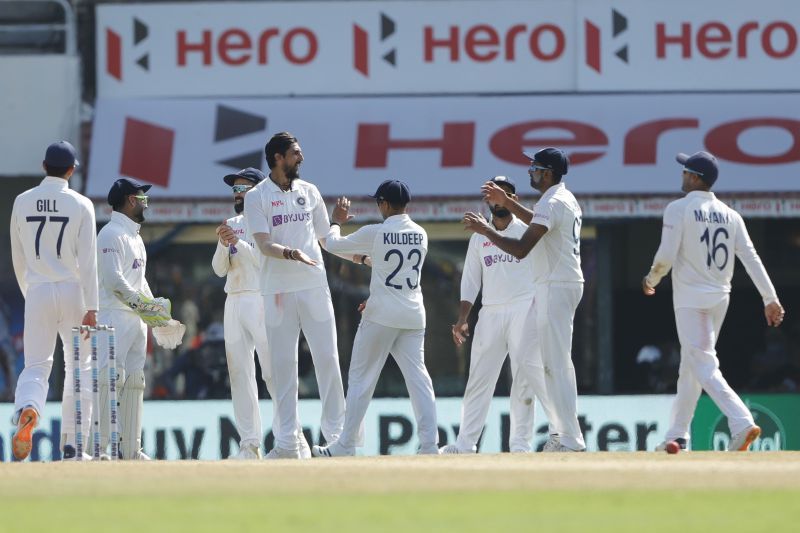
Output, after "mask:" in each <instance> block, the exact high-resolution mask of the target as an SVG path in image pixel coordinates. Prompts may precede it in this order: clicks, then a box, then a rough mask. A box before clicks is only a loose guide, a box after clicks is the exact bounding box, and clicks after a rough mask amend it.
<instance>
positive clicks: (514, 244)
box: [463, 206, 548, 259]
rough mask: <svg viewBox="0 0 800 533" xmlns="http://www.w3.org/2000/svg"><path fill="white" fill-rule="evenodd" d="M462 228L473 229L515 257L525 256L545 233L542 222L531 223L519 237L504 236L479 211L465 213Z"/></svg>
mask: <svg viewBox="0 0 800 533" xmlns="http://www.w3.org/2000/svg"><path fill="white" fill-rule="evenodd" d="M537 207H538V206H537ZM463 222H464V229H466V230H469V231H474V232H475V233H477V234H479V235H484V236H485V237H486V238H488V239H489V240H490V241H492V242H493V243H494V244H495V245H497V247H498V248H500V249H501V250H503V251H504V252H508V253H510V254H511V255H513V256H514V257H516V258H517V259H523V258H525V257H526V256H527V255H528V254H529V253H530V251H531V250H533V247H534V246H536V243H538V242H539V240H540V239H541V238H542V237H544V234H545V233H547V230H548V228H547V226H544V225H542V224H536V223H532V224H530V225H529V226H528V229H527V230H525V233H524V234H523V235H522V237H521V238H519V239H515V238H513V237H504V236H503V235H500V234H499V233H498V232H497V231H495V229H494V228H492V227H491V226H490V225H489V223H488V222H487V221H486V219H485V218H483V215H481V214H479V213H467V214H465V215H464V220H463Z"/></svg>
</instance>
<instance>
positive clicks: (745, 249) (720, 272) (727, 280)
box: [647, 191, 778, 308]
mask: <svg viewBox="0 0 800 533" xmlns="http://www.w3.org/2000/svg"><path fill="white" fill-rule="evenodd" d="M734 256H736V257H738V258H739V260H740V261H741V262H742V264H743V265H744V267H745V269H746V270H747V273H748V274H749V275H750V278H751V279H752V280H753V283H754V284H755V286H756V288H757V289H758V292H759V293H760V294H761V298H762V299H763V300H764V305H766V304H768V303H770V302H774V301H777V300H778V297H777V295H776V293H775V287H773V285H772V282H771V281H770V279H769V276H768V275H767V271H766V270H765V269H764V265H763V263H762V262H761V258H760V257H759V256H758V253H757V252H756V250H755V248H754V247H753V243H752V241H751V240H750V235H749V234H748V233H747V227H746V226H745V224H744V220H742V217H741V215H739V213H737V212H736V211H735V210H733V209H732V208H730V207H728V206H727V205H726V204H725V203H723V202H721V201H720V200H719V199H717V197H716V196H715V195H714V193H712V192H709V191H692V192H690V193H688V194H687V195H686V196H684V197H683V198H681V199H679V200H675V201H674V202H670V203H669V205H667V208H666V209H665V210H664V226H663V228H662V232H661V244H660V246H659V247H658V251H657V252H656V256H655V259H654V260H653V267H652V269H651V271H650V273H649V274H648V276H647V283H648V285H650V286H651V287H655V286H656V285H658V283H659V281H661V279H662V278H663V277H664V276H665V275H666V274H667V272H669V270H670V268H671V269H672V291H673V296H672V299H673V302H674V304H675V307H690V308H708V307H712V306H714V305H716V304H717V303H719V301H720V300H721V298H724V297H725V295H726V294H728V293H730V291H731V278H732V277H733V264H734Z"/></svg>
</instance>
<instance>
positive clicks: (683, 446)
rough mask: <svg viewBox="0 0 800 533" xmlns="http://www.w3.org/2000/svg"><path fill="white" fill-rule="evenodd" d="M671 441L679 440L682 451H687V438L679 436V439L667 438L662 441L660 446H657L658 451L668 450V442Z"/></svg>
mask: <svg viewBox="0 0 800 533" xmlns="http://www.w3.org/2000/svg"><path fill="white" fill-rule="evenodd" d="M670 442H677V443H678V446H680V447H681V451H682V452H685V451H686V444H687V443H686V439H684V438H683V437H678V438H677V439H667V440H665V441H664V442H661V443H660V444H659V445H658V446H656V451H657V452H663V451H666V450H667V444H669V443H670Z"/></svg>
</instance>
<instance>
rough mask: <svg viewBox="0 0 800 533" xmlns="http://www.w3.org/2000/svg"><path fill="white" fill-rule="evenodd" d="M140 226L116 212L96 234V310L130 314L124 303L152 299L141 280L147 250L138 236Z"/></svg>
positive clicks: (145, 282)
mask: <svg viewBox="0 0 800 533" xmlns="http://www.w3.org/2000/svg"><path fill="white" fill-rule="evenodd" d="M140 227H141V226H140V225H139V224H137V223H136V222H134V221H133V220H131V219H130V218H129V217H128V216H127V215H123V214H122V213H120V212H118V211H113V212H112V213H111V220H109V222H108V224H106V225H105V226H103V229H101V230H100V233H98V234H97V263H98V266H99V271H100V275H99V280H100V308H101V309H104V310H107V309H118V310H126V311H131V312H133V311H132V310H131V308H130V307H129V306H128V304H127V303H125V302H126V301H129V300H132V299H133V298H134V297H135V296H136V295H137V294H139V293H142V294H144V295H145V296H147V297H148V298H152V297H153V293H152V292H151V291H150V286H149V285H148V284H147V279H145V276H144V274H145V267H146V266H147V250H146V249H145V247H144V241H142V237H141V236H140V235H139V228H140Z"/></svg>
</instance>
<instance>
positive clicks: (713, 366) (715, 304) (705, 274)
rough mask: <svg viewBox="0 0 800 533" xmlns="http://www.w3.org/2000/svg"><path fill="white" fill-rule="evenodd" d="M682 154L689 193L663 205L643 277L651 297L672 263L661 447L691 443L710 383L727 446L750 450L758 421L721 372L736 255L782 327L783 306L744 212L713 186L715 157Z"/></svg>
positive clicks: (771, 319)
mask: <svg viewBox="0 0 800 533" xmlns="http://www.w3.org/2000/svg"><path fill="white" fill-rule="evenodd" d="M677 160H678V162H679V163H681V164H682V165H683V174H682V190H683V192H685V193H686V196H684V197H683V198H681V199H680V200H675V201H674V202H671V203H670V204H669V205H667V208H666V209H665V210H664V226H663V229H662V233H661V244H660V246H659V247H658V251H657V252H656V255H655V259H653V266H652V267H651V269H650V272H649V273H648V274H647V276H645V278H644V280H643V281H642V288H643V290H644V294H645V295H647V296H652V295H653V294H655V287H656V286H657V285H658V283H659V282H660V281H661V279H662V278H663V277H664V276H666V275H667V273H668V272H669V271H670V269H672V287H673V289H672V290H673V292H672V300H673V305H674V307H675V324H676V326H677V329H678V339H679V340H680V343H681V364H680V369H679V374H678V389H677V395H676V397H675V402H674V403H673V405H672V413H671V415H670V427H669V429H668V430H667V433H666V440H665V441H664V442H663V443H661V444H660V445H659V446H658V447H657V449H659V450H661V449H664V448H665V447H666V444H667V442H669V441H676V442H677V443H678V444H679V445H680V446H681V448H686V447H687V446H688V444H689V442H690V433H689V426H690V424H691V422H692V417H693V416H694V410H695V407H696V406H697V400H698V398H699V397H700V393H701V392H702V391H703V390H705V391H706V392H707V393H708V395H709V396H710V397H711V399H712V400H713V401H714V403H716V404H717V407H719V409H720V411H722V412H723V414H725V416H726V417H727V418H728V426H729V428H730V432H731V440H730V442H729V445H728V449H729V450H739V451H745V450H747V449H748V448H749V447H750V445H751V444H752V443H753V441H755V440H756V439H757V438H758V437H759V435H760V434H761V428H759V427H758V426H757V425H756V424H755V422H754V421H753V416H752V415H751V414H750V411H749V410H748V409H747V407H746V406H745V404H744V402H742V400H741V398H739V396H738V395H737V394H736V393H735V392H734V391H733V389H732V388H731V387H730V385H728V382H727V381H726V380H725V378H724V377H723V376H722V373H721V372H720V369H719V359H718V358H717V352H716V350H715V346H716V343H717V339H718V337H719V332H720V328H722V322H723V321H724V320H725V313H726V312H727V310H728V301H729V299H730V291H731V278H732V276H733V264H734V255H735V256H736V257H738V258H739V260H740V261H741V262H742V264H743V265H744V267H745V270H747V273H748V274H749V275H750V278H751V279H752V280H753V283H754V284H755V286H756V288H757V289H758V292H759V293H760V294H761V298H762V299H763V301H764V315H765V316H766V319H767V325H768V326H775V327H778V326H780V325H781V323H782V322H783V317H784V310H783V307H782V306H781V304H780V302H779V301H778V296H777V294H776V293H775V287H773V285H772V282H771V281H770V279H769V276H768V275H767V271H766V270H765V269H764V265H763V264H762V262H761V258H759V256H758V253H757V252H756V250H755V248H754V247H753V243H752V242H751V241H750V236H749V235H748V233H747V228H746V227H745V224H744V220H742V217H741V215H739V213H737V212H736V211H734V210H733V209H731V208H730V207H728V206H727V205H725V204H724V203H723V202H721V201H719V200H718V199H717V197H716V196H715V195H714V193H712V192H711V187H712V186H713V185H714V182H715V181H716V180H717V176H718V174H719V170H718V167H717V160H716V158H715V157H714V156H713V155H711V154H709V153H708V152H697V153H696V154H694V155H692V156H691V157H689V156H687V155H685V154H678V156H677Z"/></svg>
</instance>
